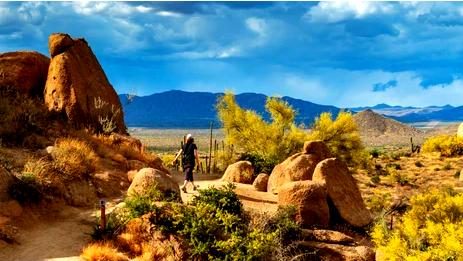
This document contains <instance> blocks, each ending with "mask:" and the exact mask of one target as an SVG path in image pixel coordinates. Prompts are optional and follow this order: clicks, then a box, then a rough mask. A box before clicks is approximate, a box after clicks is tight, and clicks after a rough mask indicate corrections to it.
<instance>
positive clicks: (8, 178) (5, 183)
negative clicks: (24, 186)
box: [0, 166, 15, 202]
mask: <svg viewBox="0 0 463 261" xmlns="http://www.w3.org/2000/svg"><path fill="white" fill-rule="evenodd" d="M14 179H15V177H14V176H13V175H12V174H11V173H10V172H8V171H7V170H6V169H4V168H3V167H2V166H0V202H2V201H6V200H8V199H9V195H8V188H9V187H10V185H11V184H12V182H13V181H14Z"/></svg>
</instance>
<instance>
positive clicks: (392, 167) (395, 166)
mask: <svg viewBox="0 0 463 261" xmlns="http://www.w3.org/2000/svg"><path fill="white" fill-rule="evenodd" d="M386 168H391V169H395V170H401V169H402V167H401V166H400V164H399V163H388V164H386Z"/></svg>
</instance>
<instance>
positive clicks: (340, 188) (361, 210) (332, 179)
mask: <svg viewBox="0 0 463 261" xmlns="http://www.w3.org/2000/svg"><path fill="white" fill-rule="evenodd" d="M312 180H313V181H319V182H324V183H326V189H327V192H328V197H329V199H330V200H331V202H332V203H333V205H334V207H335V208H336V210H337V212H338V213H339V215H340V216H341V218H342V219H343V220H345V221H346V222H348V223H349V224H351V225H352V226H355V227H363V226H365V225H368V224H369V223H371V221H372V218H371V214H370V212H369V211H368V209H367V208H366V207H365V203H364V202H363V199H362V195H361V194H360V190H359V188H358V187H357V183H356V182H355V179H354V178H353V177H352V176H351V174H349V169H348V168H347V165H346V164H345V163H344V162H342V161H340V160H338V159H336V158H329V159H325V160H323V161H321V162H320V163H318V165H317V167H316V168H315V171H314V174H313V177H312Z"/></svg>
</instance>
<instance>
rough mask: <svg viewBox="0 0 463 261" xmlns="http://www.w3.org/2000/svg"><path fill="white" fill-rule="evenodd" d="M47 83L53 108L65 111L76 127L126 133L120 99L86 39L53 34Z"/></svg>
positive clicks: (47, 103)
mask: <svg viewBox="0 0 463 261" xmlns="http://www.w3.org/2000/svg"><path fill="white" fill-rule="evenodd" d="M48 44H49V49H50V54H51V56H52V58H51V62H50V67H49V70H48V77H47V82H46V85H45V91H44V96H45V104H46V105H47V107H48V109H49V110H50V111H56V112H60V113H65V114H66V115H67V118H68V119H69V120H70V121H71V122H73V123H74V124H75V125H76V126H77V127H90V128H93V129H95V130H98V131H110V130H112V131H114V132H118V133H126V126H125V123H124V115H123V112H122V106H121V102H120V100H119V97H118V96H117V93H116V91H115V90H114V89H113V87H112V86H111V84H110V83H109V81H108V78H107V77H106V75H105V73H104V71H103V69H102V68H101V65H100V64H99V62H98V60H97V58H96V56H95V55H94V54H93V52H92V50H91V49H90V47H89V45H88V44H87V42H86V41H85V40H84V39H72V38H71V37H70V36H69V35H67V34H52V35H50V37H49V40H48Z"/></svg>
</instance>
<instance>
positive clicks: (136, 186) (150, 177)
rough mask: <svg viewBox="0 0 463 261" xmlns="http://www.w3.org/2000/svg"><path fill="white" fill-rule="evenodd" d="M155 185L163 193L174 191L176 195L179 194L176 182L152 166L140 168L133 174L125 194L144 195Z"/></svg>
mask: <svg viewBox="0 0 463 261" xmlns="http://www.w3.org/2000/svg"><path fill="white" fill-rule="evenodd" d="M155 185H156V186H157V188H158V189H159V190H160V191H162V192H164V193H172V192H174V193H175V194H176V195H178V196H179V195H180V188H179V186H178V184H177V183H175V182H174V181H173V180H172V178H171V177H170V176H169V175H167V174H165V173H164V172H162V171H160V170H157V169H153V168H144V169H141V170H140V171H139V172H138V173H137V174H136V175H135V177H134V178H133V181H132V184H131V185H130V187H129V189H128V191H127V195H129V196H133V195H137V194H138V195H145V194H146V193H147V192H149V190H150V189H151V188H152V187H153V186H155Z"/></svg>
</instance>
